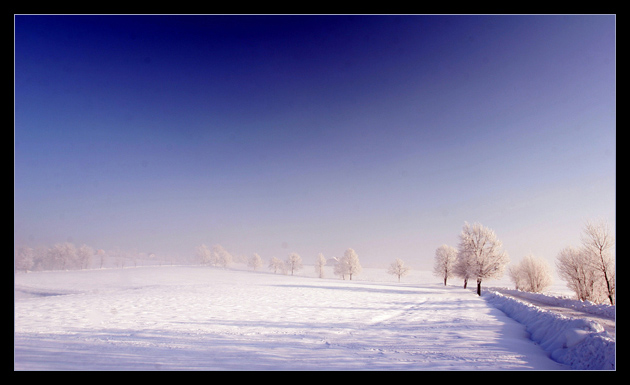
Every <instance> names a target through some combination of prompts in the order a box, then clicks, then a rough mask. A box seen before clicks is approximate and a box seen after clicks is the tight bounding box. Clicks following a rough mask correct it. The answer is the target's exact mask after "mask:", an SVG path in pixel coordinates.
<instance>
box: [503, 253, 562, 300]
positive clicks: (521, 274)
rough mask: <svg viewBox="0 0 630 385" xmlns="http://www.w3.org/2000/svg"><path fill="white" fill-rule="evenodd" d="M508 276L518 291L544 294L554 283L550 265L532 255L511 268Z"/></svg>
mask: <svg viewBox="0 0 630 385" xmlns="http://www.w3.org/2000/svg"><path fill="white" fill-rule="evenodd" d="M508 274H509V275H510V279H511V280H512V282H514V284H515V286H516V289H518V290H523V291H528V292H532V293H542V292H543V290H545V289H546V288H547V287H549V286H550V285H551V283H552V275H551V269H550V268H549V264H548V263H547V262H546V261H545V260H544V259H542V258H535V257H534V256H532V255H528V256H526V257H525V258H523V260H521V261H520V262H519V263H518V264H517V265H516V266H510V268H509V269H508Z"/></svg>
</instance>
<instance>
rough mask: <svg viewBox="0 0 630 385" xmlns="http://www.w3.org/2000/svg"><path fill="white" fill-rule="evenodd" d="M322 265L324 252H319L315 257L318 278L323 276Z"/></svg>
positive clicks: (324, 263) (323, 264) (324, 259)
mask: <svg viewBox="0 0 630 385" xmlns="http://www.w3.org/2000/svg"><path fill="white" fill-rule="evenodd" d="M324 266H326V258H324V254H322V253H319V254H317V258H315V272H316V273H317V275H318V276H319V278H324Z"/></svg>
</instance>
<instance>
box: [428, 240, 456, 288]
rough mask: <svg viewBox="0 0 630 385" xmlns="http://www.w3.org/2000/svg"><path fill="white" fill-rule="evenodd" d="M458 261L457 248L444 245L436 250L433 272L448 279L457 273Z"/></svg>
mask: <svg viewBox="0 0 630 385" xmlns="http://www.w3.org/2000/svg"><path fill="white" fill-rule="evenodd" d="M456 263H457V249H456V248H454V247H453V246H448V245H442V246H440V247H438V248H437V249H436V250H435V263H434V264H433V274H434V275H435V276H437V277H440V278H443V279H444V286H446V281H447V280H448V279H449V278H451V277H452V276H453V275H455V264H456Z"/></svg>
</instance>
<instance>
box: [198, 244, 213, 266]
mask: <svg viewBox="0 0 630 385" xmlns="http://www.w3.org/2000/svg"><path fill="white" fill-rule="evenodd" d="M195 255H196V256H197V260H198V261H199V262H200V263H201V264H202V265H210V264H211V262H212V251H210V249H209V248H208V246H206V245H205V244H203V243H202V244H201V245H199V246H197V250H196V251H195Z"/></svg>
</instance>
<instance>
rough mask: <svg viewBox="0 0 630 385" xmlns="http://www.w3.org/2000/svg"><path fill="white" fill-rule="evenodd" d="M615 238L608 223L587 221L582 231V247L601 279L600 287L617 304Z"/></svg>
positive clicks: (592, 267)
mask: <svg viewBox="0 0 630 385" xmlns="http://www.w3.org/2000/svg"><path fill="white" fill-rule="evenodd" d="M614 248H615V238H614V237H613V234H612V232H611V230H610V227H609V226H608V224H607V223H606V222H604V221H600V222H598V223H592V222H587V223H586V226H585V227H584V231H583V233H582V249H583V252H584V253H585V256H586V259H587V261H588V264H589V266H590V268H591V269H593V270H594V271H595V272H596V274H597V276H598V277H599V279H600V281H601V285H600V289H601V290H603V295H605V296H606V297H607V298H608V300H609V301H610V304H611V305H614V304H615V255H614Z"/></svg>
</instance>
